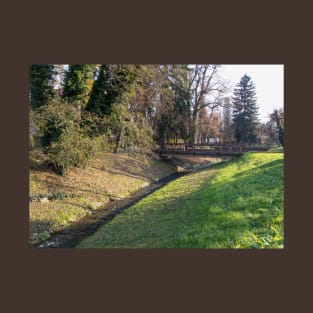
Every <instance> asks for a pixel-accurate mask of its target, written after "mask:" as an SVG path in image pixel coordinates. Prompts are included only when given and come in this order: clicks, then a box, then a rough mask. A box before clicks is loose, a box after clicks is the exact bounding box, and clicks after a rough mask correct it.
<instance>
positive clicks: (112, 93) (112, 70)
mask: <svg viewBox="0 0 313 313" xmlns="http://www.w3.org/2000/svg"><path fill="white" fill-rule="evenodd" d="M136 68H137V67H136V66H133V65H120V64H119V65H106V64H103V65H101V67H100V69H99V75H98V78H97V79H96V81H95V82H94V84H93V88H92V91H91V95H90V98H89V101H88V103H87V106H86V110H87V111H89V112H93V113H96V114H97V115H100V116H103V115H109V114H110V113H111V111H112V105H113V103H114V102H115V101H117V99H118V97H120V96H121V95H122V94H123V93H124V92H128V91H129V89H130V86H131V85H132V84H133V83H134V82H135V78H136Z"/></svg>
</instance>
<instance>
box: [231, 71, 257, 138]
mask: <svg viewBox="0 0 313 313" xmlns="http://www.w3.org/2000/svg"><path fill="white" fill-rule="evenodd" d="M232 102H233V103H232V105H233V113H232V117H233V125H234V130H235V138H236V140H237V142H249V143H255V142H256V141H257V124H258V107H257V104H256V93H255V85H254V83H253V81H252V80H251V77H249V76H248V75H244V76H243V77H242V78H241V80H240V83H238V84H237V86H236V88H235V90H234V95H233V97H232Z"/></svg>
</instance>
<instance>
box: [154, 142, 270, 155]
mask: <svg viewBox="0 0 313 313" xmlns="http://www.w3.org/2000/svg"><path fill="white" fill-rule="evenodd" d="M269 148H270V146H269V145H259V144H228V145H225V144H224V145H223V144H209V145H208V144H163V145H161V147H160V148H158V149H155V150H154V151H155V152H158V153H159V154H194V155H212V156H216V155H218V156H222V155H223V156H240V155H242V154H243V153H244V152H247V151H266V150H268V149H269Z"/></svg>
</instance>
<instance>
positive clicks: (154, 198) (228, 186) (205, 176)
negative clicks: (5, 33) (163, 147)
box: [78, 153, 284, 248]
mask: <svg viewBox="0 0 313 313" xmlns="http://www.w3.org/2000/svg"><path fill="white" fill-rule="evenodd" d="M283 204H284V199H283V154H282V153H247V154H245V155H244V156H242V157H241V158H239V159H236V160H233V161H230V162H229V163H223V164H217V165H214V166H211V167H210V168H207V169H204V170H201V171H197V172H193V173H191V174H188V175H186V176H183V177H181V178H179V179H177V180H175V181H173V182H171V183H169V184H168V185H167V186H165V187H163V188H162V189H160V190H158V191H156V192H154V193H153V194H151V195H150V196H148V197H146V198H145V199H143V200H141V201H140V202H138V203H137V204H135V205H134V206H132V207H131V208H129V209H128V210H126V211H124V212H123V213H121V214H120V215H118V216H117V217H116V218H115V219H114V220H112V221H111V222H110V223H108V224H106V225H104V226H102V227H101V228H100V229H99V230H98V231H97V232H96V233H95V234H94V235H92V236H90V237H89V238H86V239H85V240H83V241H82V242H81V243H80V245H79V246H78V247H79V248H283Z"/></svg>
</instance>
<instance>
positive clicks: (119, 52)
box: [1, 1, 313, 312]
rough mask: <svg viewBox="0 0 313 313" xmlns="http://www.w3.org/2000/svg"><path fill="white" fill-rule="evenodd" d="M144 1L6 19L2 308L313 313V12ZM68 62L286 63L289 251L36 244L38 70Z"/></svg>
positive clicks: (35, 8) (57, 6)
mask: <svg viewBox="0 0 313 313" xmlns="http://www.w3.org/2000/svg"><path fill="white" fill-rule="evenodd" d="M138 2H140V1H132V2H127V3H121V2H120V1H115V3H114V4H107V3H103V5H102V7H97V6H96V5H95V4H93V3H90V2H88V3H83V4H84V5H80V4H79V3H78V2H75V3H73V4H71V3H66V4H65V3H61V2H60V3H57V1H55V2H54V3H53V4H50V6H53V7H52V8H51V7H50V6H48V5H47V6H43V5H42V3H41V2H39V1H33V3H32V4H29V3H27V4H25V5H27V8H26V9H25V10H24V9H23V8H22V7H19V8H17V7H16V6H14V4H11V5H6V6H5V8H4V10H3V11H2V12H3V13H4V14H3V15H4V16H5V17H6V18H5V19H3V20H1V29H2V33H3V34H2V38H3V40H2V50H3V51H4V52H5V55H4V56H3V57H2V60H3V69H4V72H2V73H1V76H2V77H1V79H2V84H1V85H2V86H4V88H3V89H2V90H3V92H2V99H1V100H2V103H3V106H2V108H3V110H4V111H2V112H3V113H2V117H3V118H2V123H1V126H2V131H1V134H2V135H3V136H2V137H3V140H2V148H3V149H2V154H1V158H2V160H1V161H2V162H1V164H2V171H3V172H2V175H1V176H2V178H4V179H3V180H2V183H3V186H2V189H1V190H2V191H3V192H2V193H1V194H2V196H3V199H4V201H2V206H1V207H2V215H3V217H2V219H1V221H2V225H1V226H2V229H3V231H4V232H3V234H4V235H3V236H2V238H3V239H4V245H3V248H2V260H1V261H2V262H3V266H2V269H4V277H3V278H2V279H1V280H2V284H4V287H5V295H3V297H2V298H3V299H4V300H3V303H2V305H5V306H6V307H7V309H9V311H12V312H15V311H19V310H20V309H23V311H28V309H29V310H32V311H33V312H34V311H35V312H37V311H38V312H42V311H46V312H50V311H51V312H54V311H59V310H61V311H63V310H64V311H65V310H67V311H82V312H83V311H91V312H92V311H95V310H99V311H100V310H101V311H107V312H111V311H113V312H124V311H126V310H127V311H132V310H134V311H135V310H136V311H139V312H140V311H142V312H163V311H169V312H172V311H174V312H176V311H177V312H199V311H208V310H210V309H211V311H212V312H229V311H234V310H235V311H236V310H237V309H240V310H241V311H242V312H268V311H277V312H280V311H283V310H284V309H285V310H286V309H291V310H292V309H294V310H297V311H299V312H302V311H307V310H305V308H306V307H307V305H308V304H309V301H308V300H309V298H308V291H309V288H305V287H304V284H305V282H308V278H309V277H310V274H312V270H311V268H312V267H311V265H312V263H313V262H312V257H311V256H310V255H309V251H310V247H311V246H312V244H311V242H310V240H309V239H310V238H311V237H312V235H311V225H310V224H311V223H310V221H311V219H310V218H309V216H308V213H311V209H310V206H311V205H310V203H311V202H312V201H311V200H310V199H308V198H305V196H306V197H308V195H310V193H311V190H310V189H309V187H308V186H311V183H310V182H308V183H307V182H304V178H305V173H306V172H308V168H307V164H310V163H311V159H310V153H303V152H302V151H303V149H306V150H307V151H309V148H310V147H309V146H308V144H306V145H303V143H304V141H303V138H304V137H303V134H304V133H307V132H308V130H309V126H310V125H311V123H312V122H311V121H309V118H310V119H311V116H312V114H310V113H311V112H310V110H312V109H311V108H312V106H306V105H305V104H307V103H308V101H310V102H311V100H310V98H311V95H310V90H311V89H312V87H311V82H312V79H311V77H310V76H309V75H310V74H311V73H309V72H310V71H309V63H310V64H312V63H311V62H312V61H311V60H312V57H311V56H312V54H311V52H312V51H311V50H310V49H309V47H308V46H307V42H308V41H309V38H310V37H311V36H310V33H309V30H310V29H311V27H310V25H309V23H308V21H310V20H311V18H310V16H309V12H310V10H309V8H306V7H303V6H301V8H302V9H301V12H300V10H299V8H298V7H297V8H294V7H291V6H290V5H288V4H285V3H284V7H281V6H279V5H275V4H273V2H271V5H270V7H266V6H265V5H264V3H263V2H262V3H254V4H253V7H252V5H251V3H250V2H248V1H242V2H241V5H239V4H238V2H230V3H229V4H226V3H225V2H221V3H220V4H215V5H212V4H211V3H209V2H207V3H206V4H205V2H204V1H202V2H201V1H192V3H190V5H188V6H186V5H185V4H183V3H182V2H177V4H176V3H172V5H170V4H169V3H168V2H164V3H161V2H162V1H161V2H158V5H157V4H156V3H151V4H150V3H149V4H148V3H147V2H142V4H141V5H140V4H139V3H138ZM247 8H249V9H247ZM248 10H249V11H248ZM295 19H298V21H297V22H294V21H295ZM306 36H307V37H306ZM67 62H69V63H160V62H162V63H221V64H223V63H234V64H240V63H267V64H271V63H278V64H282V63H283V64H285V68H286V92H285V94H286V156H285V160H286V162H285V195H286V198H285V200H286V204H285V209H286V214H285V231H286V232H285V233H286V236H285V240H286V248H285V249H284V250H282V251H277V250H266V251H247V250H238V251H230V250H216V251H214V250H186V249H183V250H118V251H116V250H115V251H112V250H100V251H96V250H63V249H59V250H50V249H45V250H39V249H37V250H36V249H30V248H28V243H27V241H28V213H27V207H28V160H27V148H28V109H27V93H28V64H31V63H67ZM309 82H310V83H309ZM303 111H304V113H303ZM301 166H302V168H301ZM311 214H312V213H311ZM4 311H5V312H6V311H8V310H4Z"/></svg>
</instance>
